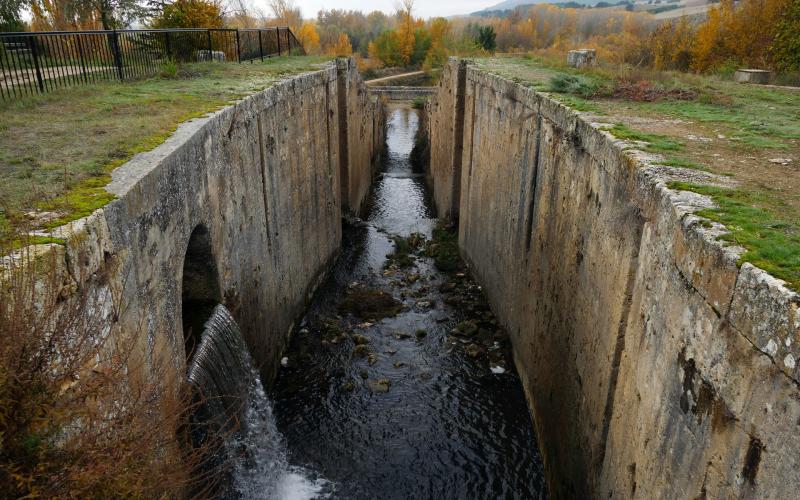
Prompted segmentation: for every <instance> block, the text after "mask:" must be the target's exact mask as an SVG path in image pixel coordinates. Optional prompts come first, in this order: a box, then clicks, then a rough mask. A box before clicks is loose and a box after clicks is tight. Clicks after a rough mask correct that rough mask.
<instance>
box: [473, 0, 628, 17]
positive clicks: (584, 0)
mask: <svg viewBox="0 0 800 500" xmlns="http://www.w3.org/2000/svg"><path fill="white" fill-rule="evenodd" d="M567 1H570V0H505V1H503V2H500V3H498V4H497V5H492V6H491V7H486V8H485V9H483V10H480V11H478V12H475V13H473V15H477V16H480V15H485V13H487V12H503V11H506V10H512V9H515V8H517V7H520V6H522V5H535V4H539V3H562V2H567ZM572 1H574V2H575V3H578V4H581V5H594V4H596V3H597V2H599V1H600V0H572ZM609 3H616V0H614V2H609Z"/></svg>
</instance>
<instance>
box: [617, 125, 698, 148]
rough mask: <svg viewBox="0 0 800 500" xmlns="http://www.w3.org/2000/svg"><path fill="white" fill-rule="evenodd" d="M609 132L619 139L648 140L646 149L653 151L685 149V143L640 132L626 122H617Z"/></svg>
mask: <svg viewBox="0 0 800 500" xmlns="http://www.w3.org/2000/svg"><path fill="white" fill-rule="evenodd" d="M609 132H611V133H612V134H613V135H614V137H616V138H617V139H622V140H624V141H640V142H646V143H648V144H647V146H645V148H644V149H645V151H650V152H653V153H663V152H669V151H681V150H682V149H683V143H682V142H680V141H676V140H675V139H672V138H669V137H666V136H663V135H655V134H646V133H644V132H639V131H636V130H633V129H632V128H630V127H628V126H627V125H625V124H624V123H617V124H616V125H614V126H613V127H611V128H610V129H609Z"/></svg>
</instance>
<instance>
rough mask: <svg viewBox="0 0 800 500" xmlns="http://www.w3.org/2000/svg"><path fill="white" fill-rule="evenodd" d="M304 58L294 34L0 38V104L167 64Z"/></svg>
mask: <svg viewBox="0 0 800 500" xmlns="http://www.w3.org/2000/svg"><path fill="white" fill-rule="evenodd" d="M294 53H304V51H303V46H302V45H301V44H300V42H299V41H298V40H297V38H296V37H295V36H294V33H292V30H290V29H289V28H285V27H279V28H265V29H242V30H237V29H167V30H114V31H47V32H20V33H0V101H3V100H5V101H8V100H12V99H15V98H19V97H24V96H27V95H33V94H37V93H43V92H48V91H51V90H53V89H55V88H58V87H65V86H69V85H80V84H86V83H94V82H98V81H103V80H129V79H134V78H140V77H144V76H150V75H153V74H155V73H157V72H158V71H159V70H160V69H161V68H162V66H163V65H164V64H165V63H167V62H168V61H174V62H200V61H220V62H222V61H234V62H242V61H252V60H254V59H261V60H263V59H265V58H268V57H272V56H276V55H282V54H294Z"/></svg>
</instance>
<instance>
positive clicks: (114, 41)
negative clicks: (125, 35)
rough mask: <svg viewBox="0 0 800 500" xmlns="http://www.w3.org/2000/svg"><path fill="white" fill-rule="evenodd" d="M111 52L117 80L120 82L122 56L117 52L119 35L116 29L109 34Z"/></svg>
mask: <svg viewBox="0 0 800 500" xmlns="http://www.w3.org/2000/svg"><path fill="white" fill-rule="evenodd" d="M111 52H112V53H113V54H114V64H116V65H117V73H118V74H119V79H120V80H122V79H123V78H124V76H123V74H122V54H121V53H120V51H119V35H118V34H117V30H116V29H115V30H114V31H112V32H111Z"/></svg>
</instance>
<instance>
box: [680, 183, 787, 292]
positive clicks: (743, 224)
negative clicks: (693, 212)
mask: <svg viewBox="0 0 800 500" xmlns="http://www.w3.org/2000/svg"><path fill="white" fill-rule="evenodd" d="M669 187H670V188H671V189H679V190H683V191H693V192H695V193H700V194H704V195H706V196H710V197H711V198H712V199H713V200H714V202H715V203H716V204H717V206H718V208H713V209H706V210H701V211H699V212H697V215H699V216H701V217H706V218H708V219H711V220H713V221H716V222H719V223H720V224H724V225H725V226H726V227H727V228H728V230H729V231H730V233H729V234H726V235H723V236H722V237H721V239H722V240H724V241H727V242H730V243H733V244H736V245H739V246H742V247H744V248H745V249H746V250H747V251H746V252H745V253H744V254H743V255H742V257H741V261H742V262H750V263H751V264H753V265H755V266H758V267H760V268H761V269H764V270H765V271H767V272H768V273H770V274H772V275H773V276H775V277H776V278H780V279H782V280H784V281H786V282H787V283H788V284H789V285H790V286H791V287H792V288H793V289H795V290H800V223H798V219H797V217H790V218H786V219H785V218H782V217H777V216H775V215H774V214H775V212H778V211H781V212H782V213H786V211H785V210H775V209H770V208H767V206H769V205H774V204H775V201H774V199H772V198H771V197H770V196H769V195H768V194H766V193H758V192H750V191H744V190H740V189H726V188H719V187H714V186H700V185H696V184H689V183H685V182H672V183H670V184H669Z"/></svg>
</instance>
